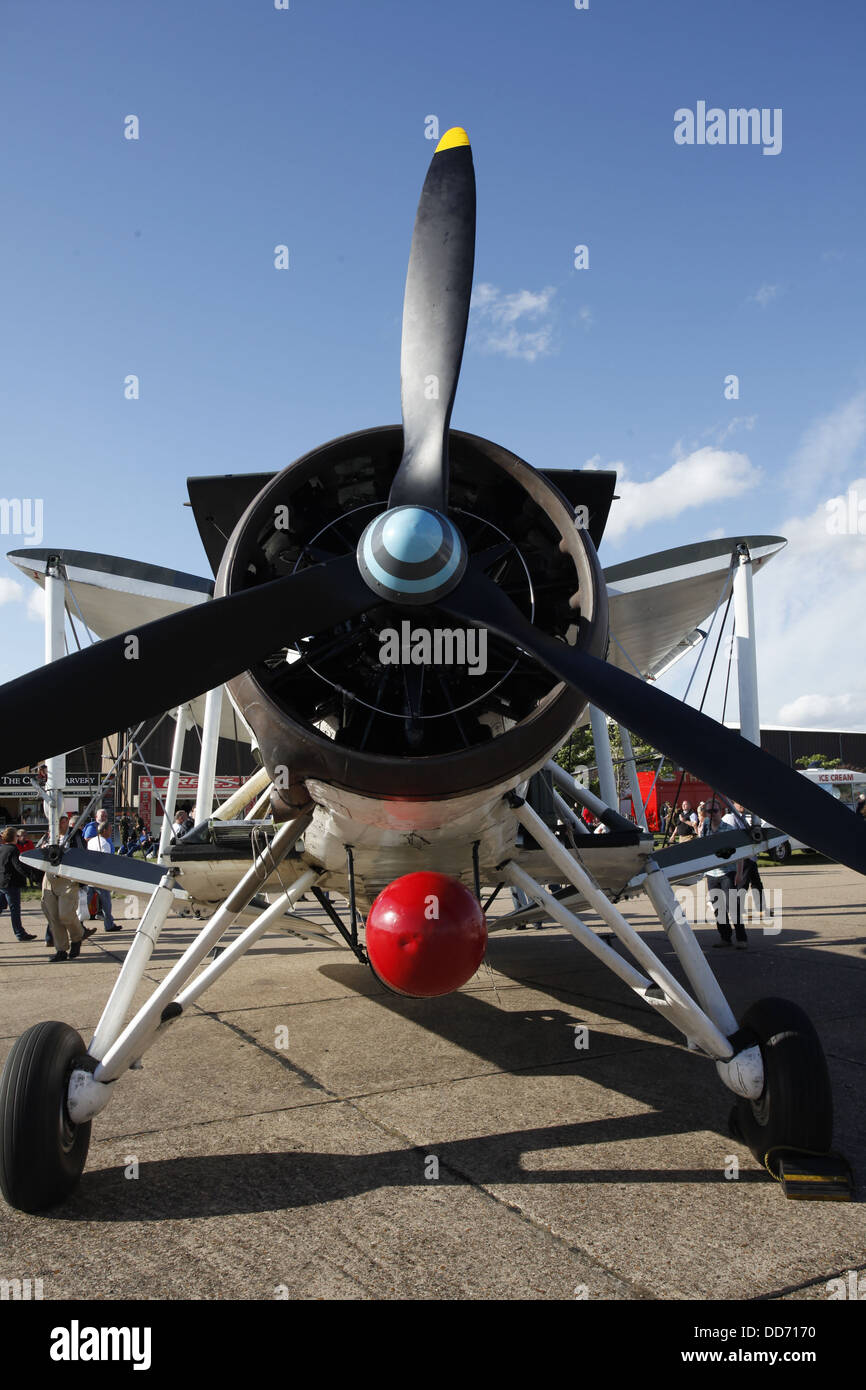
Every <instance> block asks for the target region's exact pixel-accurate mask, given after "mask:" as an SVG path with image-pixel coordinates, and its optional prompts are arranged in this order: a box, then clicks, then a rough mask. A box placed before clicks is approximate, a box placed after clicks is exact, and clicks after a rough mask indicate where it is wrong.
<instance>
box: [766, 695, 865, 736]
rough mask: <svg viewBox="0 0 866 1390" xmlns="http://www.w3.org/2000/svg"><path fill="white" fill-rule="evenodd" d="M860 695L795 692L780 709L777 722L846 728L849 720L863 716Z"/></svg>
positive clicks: (849, 722) (862, 702)
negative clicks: (794, 697) (793, 697)
mask: <svg viewBox="0 0 866 1390" xmlns="http://www.w3.org/2000/svg"><path fill="white" fill-rule="evenodd" d="M864 708H866V705H864V699H863V696H862V695H860V696H857V695H851V694H845V695H798V696H797V698H796V700H789V702H788V703H787V704H786V705H782V706H781V707H780V709H779V721H778V722H779V723H780V724H792V725H793V726H794V728H795V729H796V728H803V729H839V728H849V727H850V725H851V723H852V721H853V722H856V721H858V720H859V721H861V722H862V720H863V714H864Z"/></svg>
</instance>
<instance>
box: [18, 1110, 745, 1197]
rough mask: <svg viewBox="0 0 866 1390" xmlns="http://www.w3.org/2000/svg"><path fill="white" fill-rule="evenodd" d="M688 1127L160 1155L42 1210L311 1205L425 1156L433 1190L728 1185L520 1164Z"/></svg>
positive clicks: (576, 1128) (666, 1124) (706, 1173)
mask: <svg viewBox="0 0 866 1390" xmlns="http://www.w3.org/2000/svg"><path fill="white" fill-rule="evenodd" d="M688 1129H689V1124H688V1122H686V1121H683V1122H682V1124H681V1125H679V1126H677V1128H676V1130H675V1131H672V1129H671V1121H670V1117H669V1116H666V1115H661V1114H654V1115H646V1114H644V1115H628V1116H621V1117H618V1118H614V1119H611V1118H605V1119H601V1120H589V1121H586V1122H583V1123H580V1122H578V1123H574V1124H561V1125H552V1126H548V1127H544V1128H540V1129H527V1130H516V1131H507V1132H502V1133H498V1134H493V1135H487V1136H485V1137H484V1138H482V1139H461V1140H452V1141H449V1142H446V1143H434V1144H430V1145H427V1146H424V1147H422V1146H416V1147H414V1148H395V1149H386V1150H382V1151H380V1152H378V1153H368V1154H336V1153H315V1152H312V1153H297V1152H291V1153H252V1154H250V1153H223V1154H213V1155H203V1156H199V1157H181V1158H174V1159H160V1160H158V1161H156V1162H153V1163H142V1164H141V1167H140V1169H139V1177H138V1180H137V1181H135V1182H131V1181H128V1180H127V1179H126V1178H125V1177H124V1170H123V1167H122V1166H120V1167H116V1168H111V1169H103V1170H102V1171H97V1172H90V1173H88V1172H85V1174H84V1176H83V1178H82V1180H81V1186H80V1188H79V1189H78V1191H77V1192H76V1193H75V1194H74V1195H73V1196H72V1197H71V1198H70V1199H69V1201H68V1202H67V1203H66V1204H65V1205H64V1206H62V1207H56V1208H54V1209H53V1210H51V1211H50V1212H46V1213H43V1215H45V1216H48V1217H51V1218H52V1219H55V1220H57V1219H59V1220H63V1221H88V1222H92V1221H100V1222H116V1221H170V1220H178V1219H181V1218H189V1217H197V1216H229V1215H240V1214H244V1213H251V1212H263V1211H283V1210H290V1209H293V1208H301V1207H313V1206H319V1205H321V1204H323V1203H327V1202H335V1201H343V1200H345V1199H346V1198H347V1197H356V1196H360V1195H362V1194H363V1193H366V1192H374V1191H380V1190H382V1189H385V1188H413V1187H418V1188H421V1187H427V1188H429V1187H430V1186H431V1181H430V1180H429V1179H428V1178H427V1177H425V1168H426V1167H427V1161H428V1159H429V1157H430V1156H434V1157H435V1158H436V1159H437V1160H438V1163H439V1176H438V1179H437V1180H436V1185H437V1186H439V1187H443V1186H444V1187H453V1186H466V1185H471V1186H475V1187H480V1186H488V1185H490V1184H498V1183H504V1184H509V1185H526V1184H531V1185H533V1186H538V1185H562V1184H573V1185H583V1184H597V1183H623V1182H627V1183H636V1184H643V1183H652V1184H655V1183H664V1184H670V1183H720V1182H725V1178H724V1173H723V1171H722V1168H721V1167H719V1168H711V1169H707V1168H679V1169H675V1168H658V1169H652V1168H642V1169H630V1170H627V1171H623V1170H621V1169H614V1168H585V1169H582V1168H557V1169H549V1168H540V1169H527V1168H524V1167H523V1166H522V1162H521V1161H522V1159H523V1158H524V1157H525V1156H526V1155H529V1154H531V1153H533V1152H541V1151H544V1152H547V1151H550V1150H552V1149H557V1148H576V1147H580V1146H581V1145H589V1144H597V1143H613V1142H624V1141H627V1140H631V1139H643V1138H646V1137H648V1136H653V1137H659V1138H662V1137H665V1136H667V1135H668V1134H670V1133H672V1132H683V1133H685V1132H688ZM730 1142H732V1141H728V1143H730ZM737 1181H738V1183H747V1184H752V1183H764V1182H769V1181H770V1179H769V1178H768V1177H767V1175H766V1174H765V1173H761V1172H760V1171H759V1170H758V1169H754V1170H752V1169H748V1170H747V1169H742V1168H741V1170H740V1175H739V1178H738V1179H737ZM728 1185H731V1184H728Z"/></svg>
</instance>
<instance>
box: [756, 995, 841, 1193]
mask: <svg viewBox="0 0 866 1390" xmlns="http://www.w3.org/2000/svg"><path fill="white" fill-rule="evenodd" d="M741 1026H742V1028H743V1030H744V1031H747V1032H749V1033H751V1034H752V1035H753V1037H754V1040H755V1042H756V1043H757V1044H758V1045H759V1047H760V1049H761V1057H762V1059H763V1063H764V1089H763V1091H762V1092H761V1094H760V1096H759V1097H758V1099H757V1100H746V1099H742V1098H741V1099H740V1100H738V1101H737V1104H736V1105H735V1106H734V1109H733V1112H732V1114H731V1131H732V1133H733V1134H734V1135H735V1137H737V1138H739V1139H742V1141H743V1143H745V1144H746V1145H747V1146H748V1148H749V1149H750V1150H751V1151H752V1153H753V1154H754V1156H755V1158H756V1159H757V1160H758V1162H759V1163H764V1164H766V1166H767V1167H768V1168H770V1170H771V1171H772V1172H775V1171H776V1168H775V1167H774V1158H773V1154H772V1153H771V1150H777V1149H799V1150H803V1151H805V1152H807V1153H812V1154H818V1153H827V1152H828V1151H829V1149H830V1146H831V1144H832V1141H833V1098H832V1091H831V1087H830V1076H829V1073H828V1071H827V1063H826V1060H825V1058H824V1052H823V1049H822V1047H821V1042H820V1039H819V1038H818V1034H817V1033H816V1032H815V1029H814V1027H813V1026H812V1024H811V1022H810V1021H809V1019H808V1018H807V1016H806V1014H804V1012H803V1010H802V1009H801V1008H799V1006H798V1005H797V1004H793V1003H791V1001H790V1000H789V999H759V1000H758V1002H757V1003H756V1004H752V1005H751V1007H750V1008H749V1009H748V1010H747V1012H746V1013H745V1015H744V1016H743V1020H742V1024H741Z"/></svg>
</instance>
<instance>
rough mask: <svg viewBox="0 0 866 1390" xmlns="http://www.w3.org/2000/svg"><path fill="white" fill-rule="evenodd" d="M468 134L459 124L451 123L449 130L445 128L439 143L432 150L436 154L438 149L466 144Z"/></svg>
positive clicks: (467, 142) (447, 148) (451, 148)
mask: <svg viewBox="0 0 866 1390" xmlns="http://www.w3.org/2000/svg"><path fill="white" fill-rule="evenodd" d="M468 144H469V136H468V135H467V134H466V131H465V130H464V129H463V127H462V126H460V125H453V126H452V127H451V129H450V130H446V132H445V134H444V135H443V136H442V139H441V140H440V141H439V144H438V145H437V146H436V149H435V151H434V153H435V154H438V153H439V151H440V150H453V149H454V148H455V147H456V146H457V145H468Z"/></svg>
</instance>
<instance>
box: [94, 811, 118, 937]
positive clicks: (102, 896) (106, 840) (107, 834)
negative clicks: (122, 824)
mask: <svg viewBox="0 0 866 1390" xmlns="http://www.w3.org/2000/svg"><path fill="white" fill-rule="evenodd" d="M87 848H88V850H89V851H90V852H91V853H93V852H94V851H95V852H96V853H97V854H113V853H114V844H113V843H112V839H111V826H110V825H109V823H108V821H107V820H106V821H103V822H102V824H101V825H100V827H99V829H98V831H97V832H96V834H95V835H92V836H91V838H90V839H89V840H88V841H87ZM96 892H97V893H98V894H99V902H100V905H101V907H102V918H103V921H104V923H105V930H106V931H120V927H119V926H118V925H117V923H116V922H115V920H114V918H113V917H112V915H111V893H110V891H109V890H108V889H107V888H97V889H96Z"/></svg>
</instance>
